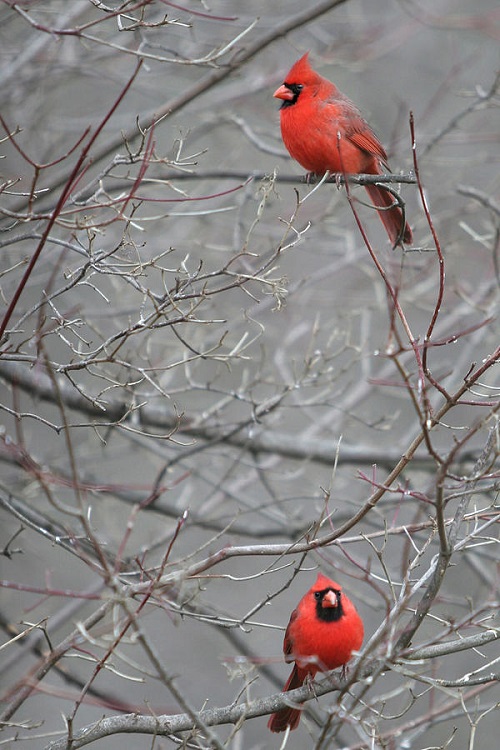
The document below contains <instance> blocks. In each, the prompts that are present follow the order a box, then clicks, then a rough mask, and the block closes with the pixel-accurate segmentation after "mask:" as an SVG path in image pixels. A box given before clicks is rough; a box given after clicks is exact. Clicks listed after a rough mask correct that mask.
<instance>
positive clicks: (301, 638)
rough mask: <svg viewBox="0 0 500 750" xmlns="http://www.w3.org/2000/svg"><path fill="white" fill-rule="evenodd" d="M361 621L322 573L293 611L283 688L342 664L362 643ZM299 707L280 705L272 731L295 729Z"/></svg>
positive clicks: (286, 642)
mask: <svg viewBox="0 0 500 750" xmlns="http://www.w3.org/2000/svg"><path fill="white" fill-rule="evenodd" d="M363 635H364V628H363V621H362V620H361V617H360V616H359V615H358V613H357V611H356V608H355V607H354V604H353V603H352V602H351V601H350V599H348V597H347V596H346V595H345V594H344V593H343V591H342V588H341V587H340V586H339V585H338V583H335V581H332V580H330V579H329V578H327V577H326V576H324V575H323V574H322V573H320V574H319V575H318V578H317V580H316V583H315V584H314V585H313V586H312V587H311V588H310V589H309V591H308V592H307V594H306V595H305V596H304V597H302V599H301V600H300V602H299V604H298V606H297V608H296V609H294V611H293V612H292V615H291V617H290V622H289V623H288V627H287V629H286V633H285V640H284V641H283V652H284V654H285V661H287V662H292V661H293V662H295V664H294V667H293V670H292V673H291V675H290V677H289V678H288V681H287V683H286V685H285V687H284V688H283V691H284V692H285V691H287V690H294V689H295V688H298V687H300V686H301V685H303V683H304V680H305V679H306V677H307V676H308V675H310V676H311V677H314V676H315V674H316V673H317V672H318V671H319V672H327V671H328V670H330V669H337V668H338V667H343V666H345V664H347V662H348V661H349V659H350V658H351V654H352V652H353V651H357V650H358V649H359V648H360V647H361V644H362V643H363ZM300 713H301V709H300V708H288V707H287V708H283V709H281V711H277V712H276V713H274V714H272V716H271V718H270V719H269V722H268V725H267V726H268V727H269V729H270V730H271V732H284V731H285V729H286V728H287V727H290V729H295V728H296V727H297V725H298V723H299V720H300Z"/></svg>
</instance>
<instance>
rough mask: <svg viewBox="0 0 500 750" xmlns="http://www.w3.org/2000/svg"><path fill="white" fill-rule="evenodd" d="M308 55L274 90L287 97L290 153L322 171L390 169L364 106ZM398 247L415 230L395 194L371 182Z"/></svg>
mask: <svg viewBox="0 0 500 750" xmlns="http://www.w3.org/2000/svg"><path fill="white" fill-rule="evenodd" d="M308 55H309V53H307V54H305V55H304V56H303V57H301V58H300V60H297V62H296V63H295V64H294V65H293V66H292V68H291V70H290V72H289V73H288V75H287V77H286V78H285V82H284V84H283V85H282V86H280V87H279V89H277V90H276V91H275V92H274V96H275V97H276V98H277V99H282V100H283V104H282V105H281V108H280V119H281V135H282V137H283V141H284V144H285V146H286V147H287V149H288V151H289V152H290V155H291V156H293V158H294V159H296V161H298V162H299V164H300V165H301V166H303V167H304V169H307V170H308V171H309V172H313V173H314V174H316V175H324V174H325V172H327V171H328V172H337V173H340V174H374V175H375V174H384V173H385V172H388V171H389V166H388V164H387V154H386V153H385V150H384V147H383V146H382V144H381V143H380V142H379V140H378V138H377V136H376V135H375V133H374V132H373V131H372V129H371V128H370V126H369V125H368V123H367V122H366V120H364V119H363V117H362V116H361V113H360V112H359V110H358V108H357V107H356V106H355V105H354V104H353V103H352V102H351V101H350V99H348V98H347V96H344V94H342V93H341V92H340V91H339V90H338V88H337V87H336V86H335V85H334V84H333V83H331V81H328V80H327V79H326V78H323V77H322V76H320V75H319V73H316V71H314V70H313V69H312V68H311V66H310V64H309V60H308ZM366 190H367V192H368V195H369V196H370V199H371V201H372V203H373V204H374V205H375V206H376V207H377V208H379V209H380V210H379V216H380V218H381V219H382V223H383V225H384V227H385V228H386V231H387V234H388V235H389V238H390V240H391V242H392V245H393V247H395V246H396V245H400V244H402V243H403V242H406V243H407V244H411V242H412V240H413V235H412V231H411V229H410V227H409V226H408V224H407V223H404V217H403V213H402V211H401V209H400V208H399V207H398V205H397V203H396V202H395V200H394V198H393V196H392V195H391V194H390V193H389V192H388V191H387V190H384V189H383V188H381V187H377V185H366Z"/></svg>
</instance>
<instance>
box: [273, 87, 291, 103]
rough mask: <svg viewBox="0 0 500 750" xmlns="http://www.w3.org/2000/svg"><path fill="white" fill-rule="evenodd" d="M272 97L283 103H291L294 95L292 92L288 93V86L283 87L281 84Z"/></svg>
mask: <svg viewBox="0 0 500 750" xmlns="http://www.w3.org/2000/svg"><path fill="white" fill-rule="evenodd" d="M273 96H274V97H276V99H284V100H285V101H291V100H292V99H293V97H294V96H295V94H294V93H293V91H290V89H289V88H288V86H285V84H283V85H282V86H280V87H279V89H276V91H275V92H274V94H273Z"/></svg>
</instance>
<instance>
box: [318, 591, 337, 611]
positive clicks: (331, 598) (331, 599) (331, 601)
mask: <svg viewBox="0 0 500 750" xmlns="http://www.w3.org/2000/svg"><path fill="white" fill-rule="evenodd" d="M338 603H339V602H338V597H337V594H336V593H335V591H327V593H326V594H325V595H324V597H323V601H322V606H323V608H326V609H330V608H333V607H336V606H337V605H338Z"/></svg>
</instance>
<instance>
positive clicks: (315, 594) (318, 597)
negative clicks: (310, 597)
mask: <svg viewBox="0 0 500 750" xmlns="http://www.w3.org/2000/svg"><path fill="white" fill-rule="evenodd" d="M314 598H315V599H321V591H315V592H314Z"/></svg>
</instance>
